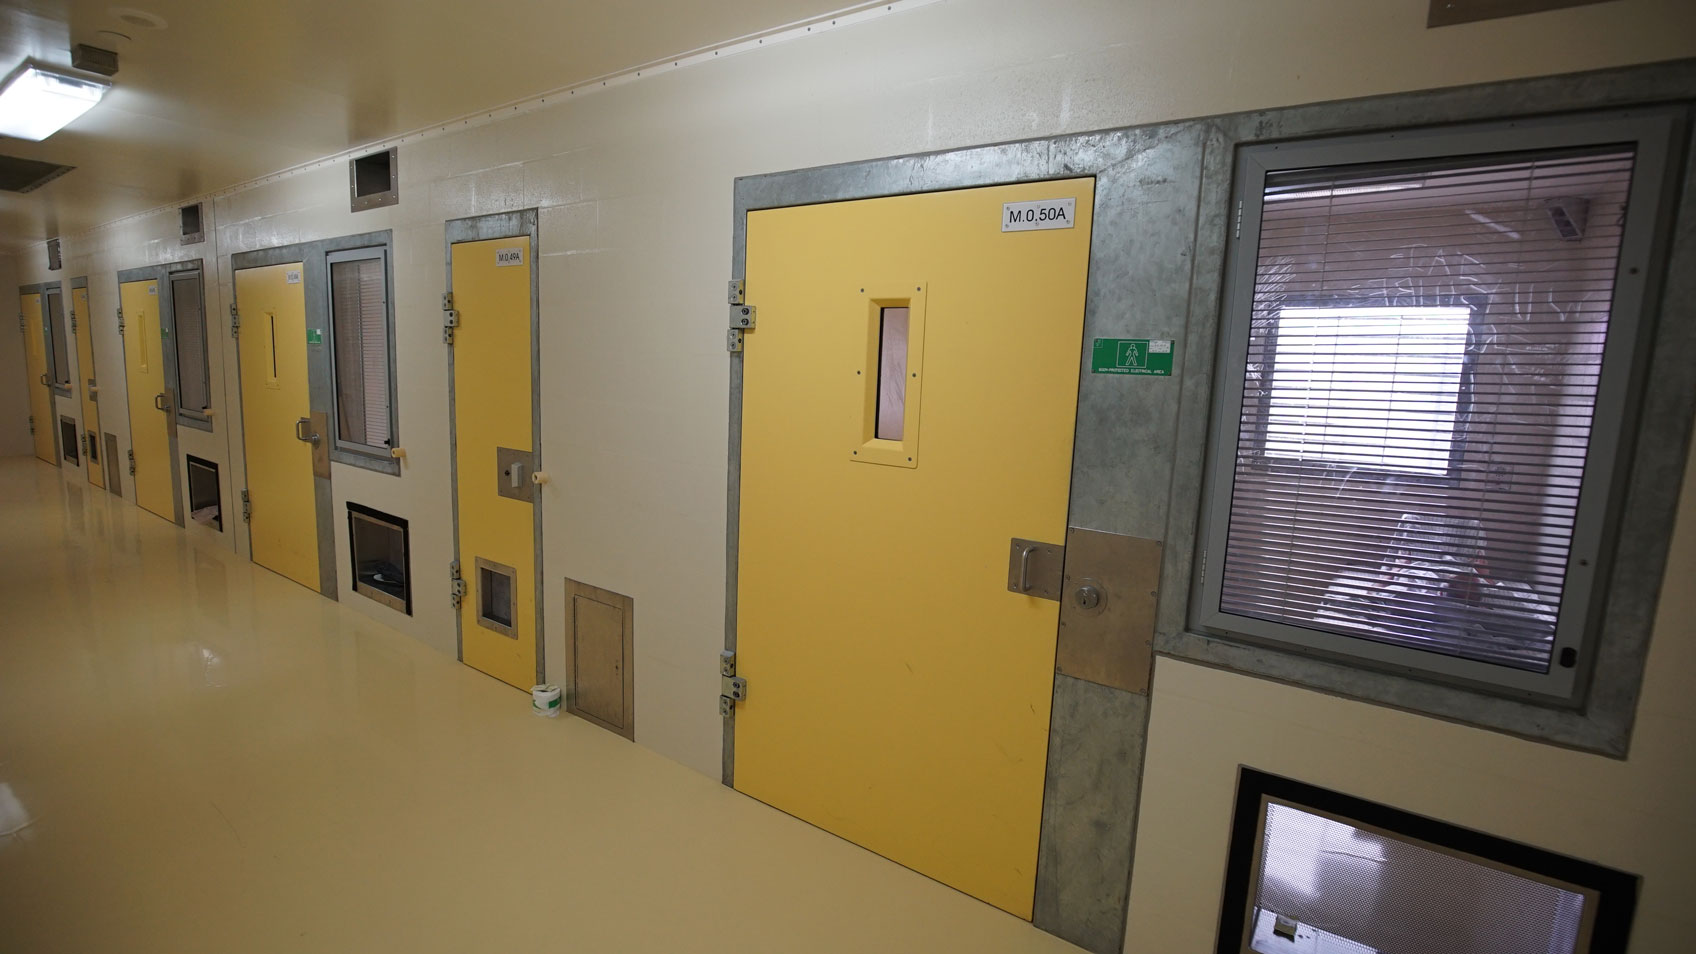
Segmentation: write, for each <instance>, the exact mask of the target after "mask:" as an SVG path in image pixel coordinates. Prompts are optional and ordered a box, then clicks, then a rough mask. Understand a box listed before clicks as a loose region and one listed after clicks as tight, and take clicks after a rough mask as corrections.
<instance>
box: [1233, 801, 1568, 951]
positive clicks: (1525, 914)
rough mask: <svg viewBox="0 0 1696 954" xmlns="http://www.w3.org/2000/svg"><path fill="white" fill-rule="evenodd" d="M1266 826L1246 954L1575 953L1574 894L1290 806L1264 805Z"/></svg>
mask: <svg viewBox="0 0 1696 954" xmlns="http://www.w3.org/2000/svg"><path fill="white" fill-rule="evenodd" d="M1264 822H1265V824H1264V828H1263V830H1262V839H1261V851H1260V857H1259V859H1258V861H1259V863H1258V865H1257V868H1258V880H1257V882H1256V883H1255V885H1254V910H1253V911H1252V912H1251V916H1252V918H1253V922H1252V924H1251V925H1250V926H1249V927H1250V937H1251V939H1250V943H1249V949H1250V950H1252V951H1257V952H1260V954H1297V952H1310V951H1329V952H1334V954H1376V952H1403V951H1442V952H1444V954H1573V952H1575V951H1578V950H1581V948H1580V946H1579V944H1580V941H1581V927H1582V925H1583V921H1584V915H1585V904H1586V902H1587V898H1586V896H1585V895H1584V894H1582V893H1580V892H1577V891H1569V890H1566V889H1565V888H1562V887H1558V886H1556V885H1554V884H1550V883H1548V882H1546V881H1543V880H1538V879H1536V878H1533V877H1529V876H1528V875H1527V874H1526V873H1522V872H1518V871H1515V870H1511V869H1508V868H1506V867H1503V866H1500V865H1497V864H1494V863H1490V862H1486V861H1484V860H1482V859H1479V858H1474V857H1468V856H1465V855H1462V854H1457V853H1453V852H1449V851H1443V850H1435V849H1433V848H1430V847H1427V846H1425V845H1422V844H1418V843H1417V842H1415V841H1412V840H1405V839H1403V838H1400V837H1396V836H1392V835H1386V834H1382V833H1378V832H1374V831H1371V830H1368V829H1364V828H1360V827H1356V826H1355V825H1351V824H1348V823H1346V822H1342V821H1336V820H1333V819H1331V818H1329V817H1326V816H1324V815H1319V814H1314V813H1311V812H1307V811H1304V810H1302V809H1300V808H1295V807H1292V806H1288V805H1279V804H1276V803H1270V804H1268V805H1267V806H1266V813H1265V818H1264ZM1280 919H1283V923H1282V925H1280V923H1279V921H1280ZM1290 922H1294V923H1293V924H1291V923H1290ZM1280 932H1281V933H1280Z"/></svg>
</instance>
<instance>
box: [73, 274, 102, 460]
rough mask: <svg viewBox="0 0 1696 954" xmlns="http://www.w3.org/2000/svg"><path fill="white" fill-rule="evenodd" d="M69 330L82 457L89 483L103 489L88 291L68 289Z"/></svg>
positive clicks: (92, 325)
mask: <svg viewBox="0 0 1696 954" xmlns="http://www.w3.org/2000/svg"><path fill="white" fill-rule="evenodd" d="M71 316H72V322H71V327H72V329H74V332H75V334H76V336H77V375H78V377H80V378H82V383H81V386H80V387H79V388H78V390H79V391H80V392H81V394H82V432H83V437H84V438H85V439H86V440H87V445H86V446H85V447H84V448H83V453H84V454H85V455H86V456H87V460H86V461H85V462H84V463H85V465H86V466H87V467H88V482H89V483H91V484H93V485H94V486H96V487H105V486H106V472H105V453H106V448H105V446H104V445H102V444H101V443H100V406H99V404H98V403H97V402H98V401H99V394H100V391H99V387H100V386H99V384H97V383H96V378H95V374H94V322H93V321H92V320H91V316H90V315H89V313H88V289H87V288H86V287H85V288H73V289H71Z"/></svg>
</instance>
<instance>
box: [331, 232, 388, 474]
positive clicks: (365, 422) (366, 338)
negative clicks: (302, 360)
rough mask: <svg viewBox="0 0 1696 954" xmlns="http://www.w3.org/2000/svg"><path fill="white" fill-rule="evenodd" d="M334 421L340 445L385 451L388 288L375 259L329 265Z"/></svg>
mask: <svg viewBox="0 0 1696 954" xmlns="http://www.w3.org/2000/svg"><path fill="white" fill-rule="evenodd" d="M330 297H331V308H332V312H333V321H334V323H335V359H336V417H337V424H336V426H337V431H338V436H339V437H340V438H341V440H343V441H346V442H348V443H352V444H362V445H365V446H368V447H377V448H385V449H386V448H387V447H388V446H389V441H390V437H391V434H390V428H389V420H390V408H389V332H388V283H387V279H386V277H385V270H384V268H383V259H382V258H381V257H375V258H362V259H357V260H352V261H341V262H333V263H331V265H330Z"/></svg>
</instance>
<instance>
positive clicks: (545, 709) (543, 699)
mask: <svg viewBox="0 0 1696 954" xmlns="http://www.w3.org/2000/svg"><path fill="white" fill-rule="evenodd" d="M559 701H560V691H559V687H558V686H531V687H530V711H531V712H534V713H536V714H537V715H539V716H547V717H548V718H550V719H553V718H556V717H558V716H559Z"/></svg>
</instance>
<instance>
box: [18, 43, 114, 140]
mask: <svg viewBox="0 0 1696 954" xmlns="http://www.w3.org/2000/svg"><path fill="white" fill-rule="evenodd" d="M110 88H111V84H110V83H106V82H102V81H100V80H92V79H87V78H85V77H81V76H72V75H70V74H68V73H56V72H53V71H52V70H44V69H42V68H41V67H39V66H35V65H34V64H29V63H26V64H24V66H23V68H22V69H20V70H18V71H17V72H16V73H13V74H12V77H11V78H10V79H8V80H7V81H6V84H5V85H4V86H0V136H15V137H17V138H19V139H29V140H32V141H35V142H40V141H41V140H43V139H46V138H47V137H48V136H51V135H53V134H54V133H56V132H58V131H59V130H61V129H63V128H64V127H65V124H66V123H69V122H70V121H71V120H73V119H76V118H77V117H78V116H81V115H82V114H83V113H86V112H88V110H89V108H90V107H92V106H93V105H94V104H95V103H98V102H100V97H102V96H105V95H106V90H108V89H110Z"/></svg>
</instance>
